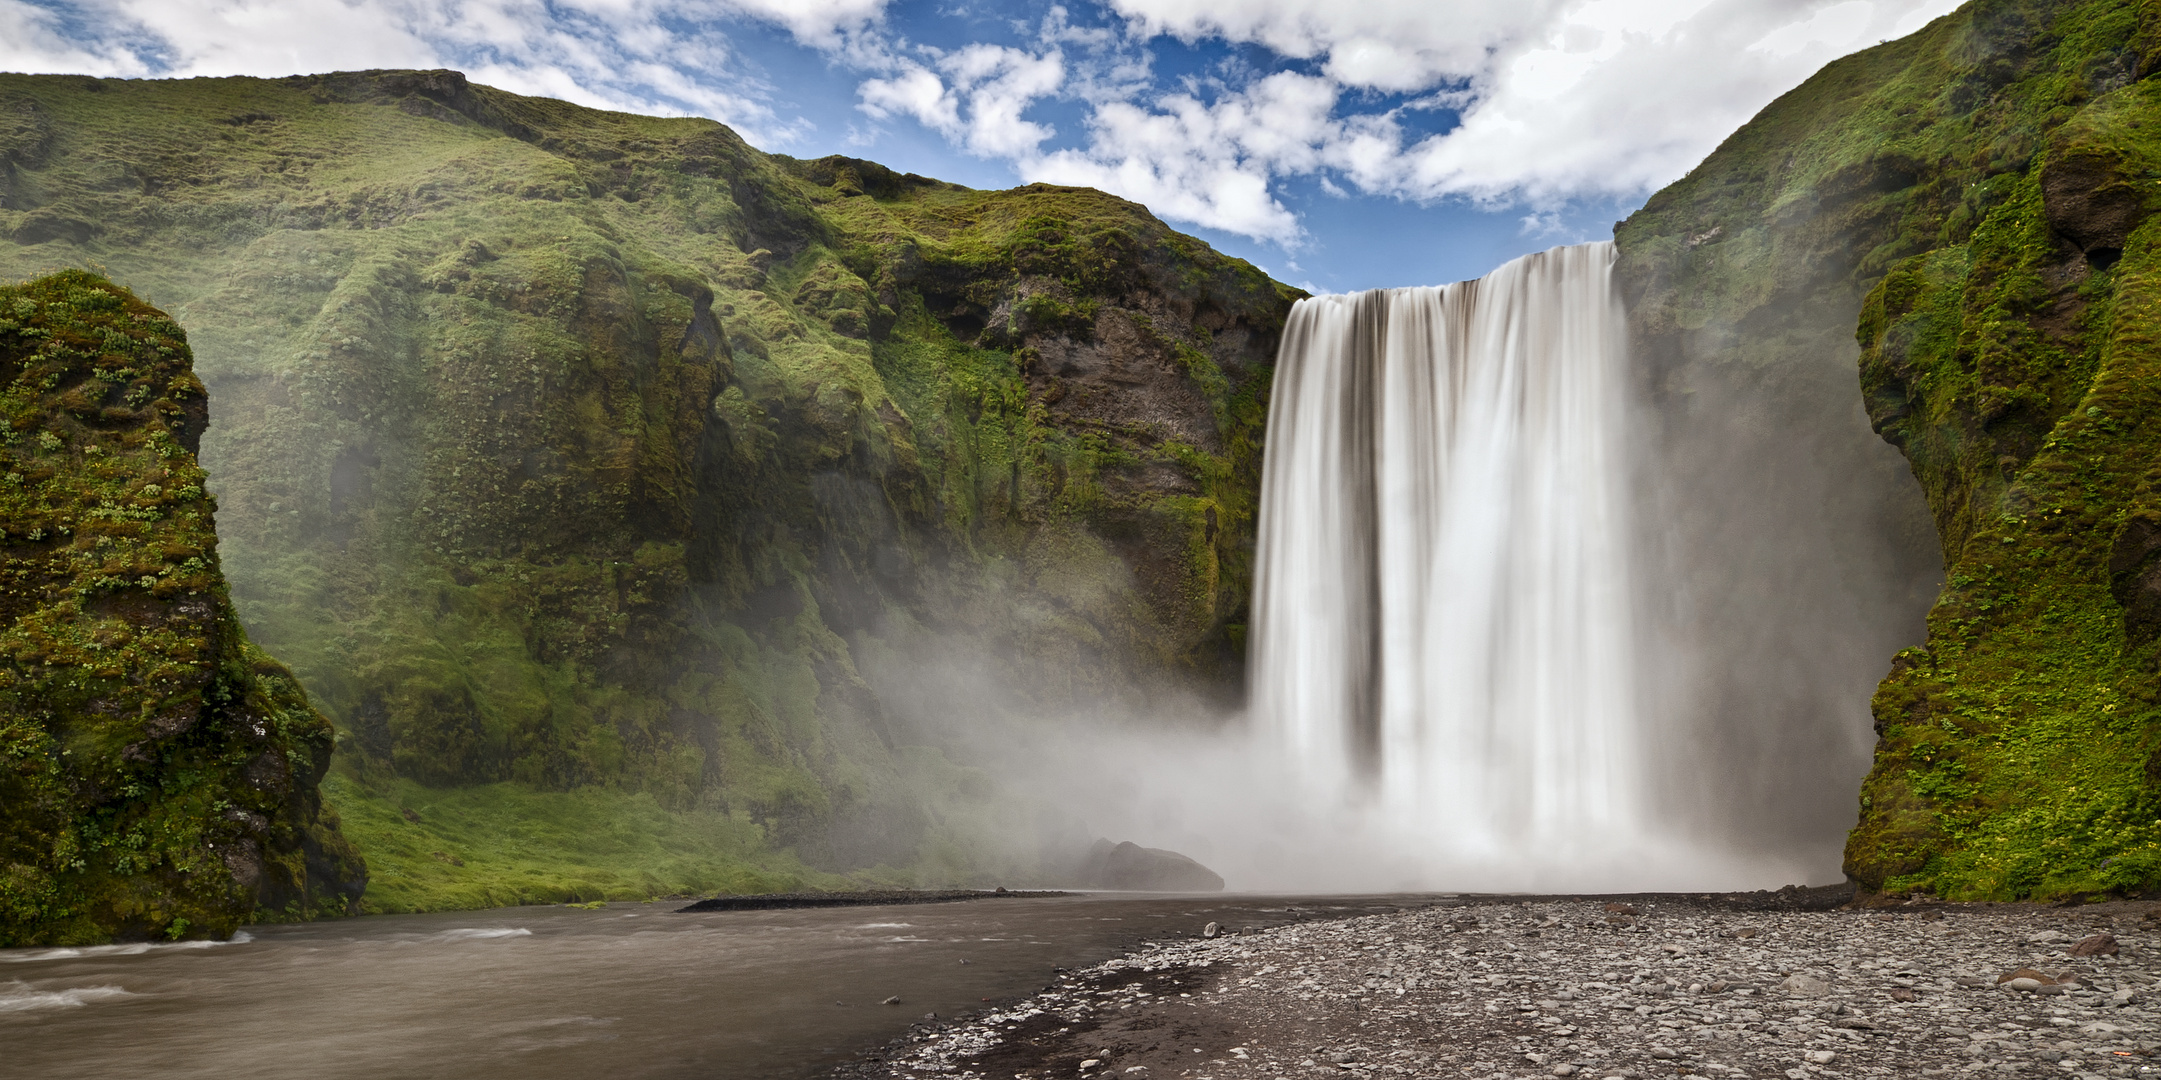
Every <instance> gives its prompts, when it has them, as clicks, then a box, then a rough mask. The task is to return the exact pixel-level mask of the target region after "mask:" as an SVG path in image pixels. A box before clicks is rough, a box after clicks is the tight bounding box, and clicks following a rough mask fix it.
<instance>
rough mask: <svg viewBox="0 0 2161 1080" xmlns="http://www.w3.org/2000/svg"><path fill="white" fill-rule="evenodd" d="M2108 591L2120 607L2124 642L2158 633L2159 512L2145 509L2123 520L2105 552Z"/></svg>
mask: <svg viewBox="0 0 2161 1080" xmlns="http://www.w3.org/2000/svg"><path fill="white" fill-rule="evenodd" d="M2108 572H2109V595H2110V596H2113V597H2115V598H2116V602H2117V603H2118V604H2120V605H2122V607H2123V631H2124V640H2125V643H2126V644H2127V645H2129V646H2130V647H2132V648H2137V647H2138V646H2140V645H2144V644H2146V643H2147V642H2150V641H2152V640H2153V639H2154V637H2155V636H2156V634H2157V633H2161V514H2155V513H2153V512H2152V511H2148V512H2145V513H2142V514H2138V515H2135V516H2133V517H2131V518H2130V519H2129V520H2127V521H2125V522H2124V523H2123V529H2122V530H2121V531H2119V532H2118V533H2117V534H2116V544H2115V547H2114V548H2113V550H2111V552H2110V554H2109V560H2108Z"/></svg>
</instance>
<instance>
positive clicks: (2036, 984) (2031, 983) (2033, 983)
mask: <svg viewBox="0 0 2161 1080" xmlns="http://www.w3.org/2000/svg"><path fill="white" fill-rule="evenodd" d="M2045 985H2048V984H2046V983H2043V982H2041V981H2040V980H2038V979H2028V978H2023V977H2021V978H2017V979H2012V980H2010V981H2009V982H2005V983H2003V984H2002V986H2003V988H2004V989H2006V990H2017V991H2020V992H2022V993H2027V994H2031V993H2033V992H2034V991H2036V990H2039V989H2041V987H2043V986H2045Z"/></svg>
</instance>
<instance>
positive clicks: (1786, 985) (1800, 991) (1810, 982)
mask: <svg viewBox="0 0 2161 1080" xmlns="http://www.w3.org/2000/svg"><path fill="white" fill-rule="evenodd" d="M1778 988H1779V989H1781V990H1784V991H1785V992H1787V993H1789V994H1792V995H1793V996H1795V997H1822V996H1823V995H1825V994H1828V993H1830V992H1831V984H1830V983H1827V982H1825V981H1823V980H1822V979H1819V978H1817V977H1815V976H1814V975H1804V974H1802V973H1801V972H1798V971H1796V972H1794V973H1793V974H1791V975H1788V976H1786V981H1785V982H1782V983H1779V984H1778Z"/></svg>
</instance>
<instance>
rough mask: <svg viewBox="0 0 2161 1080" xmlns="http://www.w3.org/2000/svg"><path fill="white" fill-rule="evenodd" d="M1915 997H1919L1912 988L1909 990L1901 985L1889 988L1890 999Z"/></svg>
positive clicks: (1897, 999)
mask: <svg viewBox="0 0 2161 1080" xmlns="http://www.w3.org/2000/svg"><path fill="white" fill-rule="evenodd" d="M1917 997H1919V995H1917V994H1915V993H1914V992H1913V991H1912V990H1909V989H1907V988H1906V987H1903V986H1899V987H1893V988H1892V990H1891V1000H1892V1001H1913V1000H1915V999H1916V998H1917Z"/></svg>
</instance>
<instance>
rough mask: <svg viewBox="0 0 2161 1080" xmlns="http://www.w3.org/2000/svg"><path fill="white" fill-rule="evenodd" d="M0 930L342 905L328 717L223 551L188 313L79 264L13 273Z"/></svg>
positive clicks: (2, 330) (4, 395) (1, 353)
mask: <svg viewBox="0 0 2161 1080" xmlns="http://www.w3.org/2000/svg"><path fill="white" fill-rule="evenodd" d="M0 380H4V388H0V410H4V412H0V415H4V417H5V426H4V427H0V469H4V470H5V471H4V473H0V530H4V531H0V575H4V579H0V817H4V818H5V820H6V823H7V825H6V828H5V829H4V830H0V946H19V945H36V944H80V943H86V942H96V941H103V940H109V939H111V938H112V937H114V936H116V935H118V936H126V937H135V938H141V937H174V938H178V937H183V936H199V935H204V934H210V935H216V936H224V935H227V934H230V933H231V932H232V931H233V930H234V929H235V928H236V927H238V926H239V925H240V924H241V923H242V922H244V921H247V920H248V919H250V918H252V917H259V916H261V915H270V916H273V917H275V916H279V915H284V916H293V917H305V916H307V915H310V914H314V913H316V912H319V911H322V912H333V913H344V912H345V911H346V910H348V909H349V908H351V907H352V906H353V905H355V904H357V902H358V900H359V898H360V894H361V890H362V888H363V886H364V884H365V882H366V876H367V871H366V868H365V865H364V864H363V862H362V861H361V859H360V858H359V857H358V856H357V855H356V854H355V853H354V851H353V849H352V847H351V846H350V845H349V844H348V843H347V842H346V841H345V839H344V838H343V837H342V836H341V835H340V834H339V831H338V824H337V819H336V817H335V816H333V815H331V814H328V813H326V812H324V811H323V809H322V806H321V796H320V794H319V792H318V790H317V784H318V782H319V781H320V780H321V779H322V776H323V772H324V770H325V769H326V768H328V766H329V764H330V755H331V745H332V743H331V739H332V731H331V726H330V723H329V721H327V720H326V719H324V718H323V716H322V715H321V714H320V713H318V712H316V711H315V709H314V708H313V707H311V706H310V705H309V704H308V699H307V697H306V695H305V694H303V693H302V692H301V689H300V686H299V684H298V683H297V682H296V681H295V680H294V679H293V677H292V675H291V673H289V672H288V671H287V670H286V669H285V668H284V667H282V666H280V665H279V664H278V663H276V662H275V661H273V660H271V659H270V658H269V657H267V656H265V655H264V654H263V653H262V652H261V651H260V650H258V649H257V648H255V646H253V645H252V644H250V643H249V641H248V638H247V635H246V634H245V633H244V632H242V630H241V628H240V623H239V620H238V619H237V618H236V617H235V616H234V613H233V609H232V605H231V603H230V602H229V601H228V599H227V596H226V586H225V581H224V579H223V578H222V576H221V575H220V573H219V566H218V552H217V538H216V536H215V535H214V534H213V532H212V527H211V512H212V500H211V498H210V496H209V495H207V494H205V493H204V491H203V486H202V485H203V480H204V473H203V470H202V469H201V468H200V467H198V466H197V464H196V457H195V454H196V448H197V444H198V442H199V440H200V439H201V437H202V434H203V427H204V423H205V419H206V415H207V414H206V410H205V400H204V395H203V387H202V384H201V383H200V382H198V381H197V380H196V378H195V376H194V373H193V372H192V371H191V370H190V357H189V352H188V346H187V341H186V338H185V336H184V335H183V334H182V333H181V331H180V328H179V327H178V326H176V325H175V324H174V323H173V322H172V321H171V320H170V319H168V318H166V317H165V315H164V314H163V313H161V312H159V311H157V310H155V309H153V308H151V307H150V306H148V305H146V304H144V303H142V302H141V301H140V300H137V299H136V298H135V297H133V296H132V295H130V294H128V292H127V291H126V290H124V289H121V288H118V287H117V286H114V285H111V284H110V283H108V282H106V281H105V280H103V279H101V278H98V277H96V276H94V275H91V274H87V273H83V272H80V271H70V272H67V273H62V274H57V275H53V276H51V277H46V278H41V279H39V280H36V281H33V282H30V283H28V284H25V285H19V286H8V287H0Z"/></svg>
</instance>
